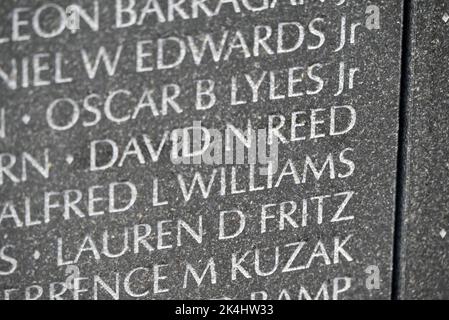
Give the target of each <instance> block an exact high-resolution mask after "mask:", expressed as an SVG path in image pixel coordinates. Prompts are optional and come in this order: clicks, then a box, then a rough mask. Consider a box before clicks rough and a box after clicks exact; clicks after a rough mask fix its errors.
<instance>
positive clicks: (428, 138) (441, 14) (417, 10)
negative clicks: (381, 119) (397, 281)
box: [400, 0, 449, 299]
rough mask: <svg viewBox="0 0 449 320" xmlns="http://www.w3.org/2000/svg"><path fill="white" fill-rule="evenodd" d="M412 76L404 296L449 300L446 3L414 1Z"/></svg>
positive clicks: (448, 10) (448, 41)
mask: <svg viewBox="0 0 449 320" xmlns="http://www.w3.org/2000/svg"><path fill="white" fill-rule="evenodd" d="M412 3H413V5H412V13H411V15H412V19H413V23H412V30H411V34H412V48H411V52H412V60H411V61H412V74H411V80H410V84H409V85H410V88H411V95H410V101H409V107H408V116H407V117H408V165H407V185H406V210H405V214H404V219H405V220H404V230H403V236H402V238H403V243H402V259H401V262H402V263H401V268H402V278H401V286H400V296H401V297H402V298H404V299H448V298H449V270H448V268H447V265H448V262H449V260H448V259H449V243H448V240H449V239H448V238H447V236H446V235H447V230H449V187H448V179H449V148H448V147H447V137H448V134H449V130H448V126H449V113H448V112H447V111H448V108H449V85H448V79H449V76H448V75H449V50H448V49H449V37H448V31H449V25H448V24H447V23H446V22H447V17H448V13H449V2H448V1H420V0H418V1H413V2H412Z"/></svg>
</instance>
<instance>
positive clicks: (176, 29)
mask: <svg viewBox="0 0 449 320" xmlns="http://www.w3.org/2000/svg"><path fill="white" fill-rule="evenodd" d="M401 17H402V3H401V1H391V0H389V1H384V0H375V1H371V2H370V3H369V4H364V3H360V2H355V1H344V0H340V1H312V0H310V1H306V0H304V1H299V0H290V1H275V0H270V1H268V0H257V1H256V0H217V1H156V0H149V1H132V0H128V1H125V0H116V1H79V2H77V3H76V4H74V3H72V2H71V1H68V0H61V1H58V2H57V3H53V2H50V1H41V2H39V3H35V4H34V3H33V4H31V3H29V2H28V1H21V0H18V1H10V0H5V1H3V2H2V4H1V5H0V52H1V55H0V56H1V58H0V99H1V101H3V102H2V104H1V105H0V194H1V197H0V299H123V298H137V299H175V298H176V299H182V298H186V299H216V298H231V297H232V298H242V299H267V298H271V299H345V298H386V297H389V296H390V287H391V286H390V285H389V282H390V281H391V261H392V259H391V258H392V257H391V252H392V237H393V211H394V193H395V192H394V191H395V190H394V185H395V170H396V168H395V163H396V154H397V132H398V130H397V126H398V119H397V116H398V105H397V103H396V102H397V101H396V100H397V99H396V97H398V94H399V86H398V82H399V67H398V66H399V58H400V54H399V52H400V35H401ZM382 57H387V58H382ZM373 266H374V268H372V267H373ZM367 268H368V269H367ZM366 270H377V271H376V279H377V280H376V281H377V282H376V285H370V286H368V285H367V281H368V280H367V277H369V274H367V271H366Z"/></svg>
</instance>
